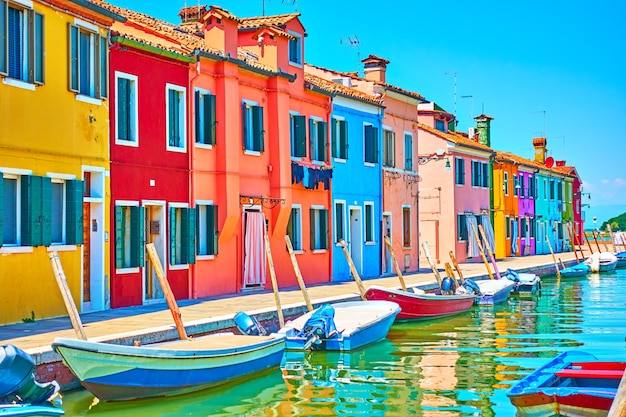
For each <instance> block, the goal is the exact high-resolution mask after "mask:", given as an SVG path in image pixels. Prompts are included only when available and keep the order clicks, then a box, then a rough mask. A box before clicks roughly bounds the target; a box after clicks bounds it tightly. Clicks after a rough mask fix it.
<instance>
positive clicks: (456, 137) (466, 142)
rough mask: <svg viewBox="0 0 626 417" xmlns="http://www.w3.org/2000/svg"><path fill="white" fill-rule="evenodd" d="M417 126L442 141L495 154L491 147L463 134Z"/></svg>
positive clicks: (423, 125) (420, 124)
mask: <svg viewBox="0 0 626 417" xmlns="http://www.w3.org/2000/svg"><path fill="white" fill-rule="evenodd" d="M417 126H418V127H419V128H420V129H421V130H424V131H426V132H429V133H431V134H433V135H435V136H438V137H440V138H441V139H444V140H447V141H450V142H452V143H455V144H457V145H461V146H465V147H466V148H473V149H478V150H481V151H485V152H490V153H492V152H494V151H493V149H491V148H490V147H489V146H487V145H484V144H482V143H480V142H476V141H474V140H472V139H470V138H468V137H466V136H465V135H462V134H461V133H458V132H442V131H441V130H437V129H435V128H434V127H430V126H428V125H426V124H424V123H419V122H418V124H417Z"/></svg>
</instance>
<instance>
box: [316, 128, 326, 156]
mask: <svg viewBox="0 0 626 417" xmlns="http://www.w3.org/2000/svg"><path fill="white" fill-rule="evenodd" d="M317 136H318V138H319V141H318V145H319V156H320V157H321V158H320V160H321V161H324V162H328V123H327V122H318V123H317Z"/></svg>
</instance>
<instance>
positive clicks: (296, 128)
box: [289, 113, 306, 157]
mask: <svg viewBox="0 0 626 417" xmlns="http://www.w3.org/2000/svg"><path fill="white" fill-rule="evenodd" d="M289 118H290V121H291V156H294V157H303V156H306V116H300V115H299V114H297V113H291V114H290V116H289Z"/></svg>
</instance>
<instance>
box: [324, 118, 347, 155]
mask: <svg viewBox="0 0 626 417" xmlns="http://www.w3.org/2000/svg"><path fill="white" fill-rule="evenodd" d="M333 119H334V120H336V121H337V122H344V123H345V122H346V118H345V117H343V116H331V118H330V137H329V139H328V141H329V142H330V146H331V147H333V149H331V151H330V155H331V156H332V154H333V150H334V151H335V152H334V153H336V154H337V155H339V154H341V149H340V147H339V136H340V135H341V125H340V123H335V131H334V132H333V131H332V129H333ZM333 136H335V137H336V138H337V140H336V141H335V143H333ZM347 141H348V131H347V130H346V142H347ZM333 160H334V161H335V162H338V163H340V164H345V163H346V161H347V158H345V159H344V158H340V157H338V156H335V157H333Z"/></svg>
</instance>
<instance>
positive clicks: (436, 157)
mask: <svg viewBox="0 0 626 417" xmlns="http://www.w3.org/2000/svg"><path fill="white" fill-rule="evenodd" d="M443 159H445V160H446V166H445V168H446V170H450V169H451V168H452V166H451V165H450V158H448V156H446V152H445V151H444V150H443V149H441V148H440V149H437V150H436V151H435V153H432V154H430V155H421V156H418V157H417V164H418V165H425V164H427V163H429V162H430V161H441V160H443Z"/></svg>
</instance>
